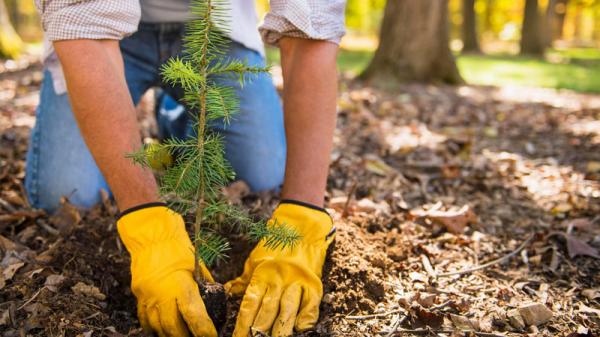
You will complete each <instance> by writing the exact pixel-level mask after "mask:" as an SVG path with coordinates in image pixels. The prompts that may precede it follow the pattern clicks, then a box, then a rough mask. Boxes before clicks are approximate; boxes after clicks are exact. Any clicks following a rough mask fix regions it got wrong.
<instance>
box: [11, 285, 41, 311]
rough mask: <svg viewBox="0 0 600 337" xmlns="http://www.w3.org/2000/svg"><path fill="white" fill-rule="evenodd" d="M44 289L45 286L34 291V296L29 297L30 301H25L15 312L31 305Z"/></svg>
mask: <svg viewBox="0 0 600 337" xmlns="http://www.w3.org/2000/svg"><path fill="white" fill-rule="evenodd" d="M44 289H46V286H43V287H41V288H40V290H38V291H36V292H35V294H33V296H31V298H30V299H28V300H27V301H25V303H23V304H21V306H20V307H18V308H17V310H21V309H23V308H25V306H27V304H29V303H31V301H33V300H35V298H36V297H38V295H39V294H40V293H41V292H42V290H44Z"/></svg>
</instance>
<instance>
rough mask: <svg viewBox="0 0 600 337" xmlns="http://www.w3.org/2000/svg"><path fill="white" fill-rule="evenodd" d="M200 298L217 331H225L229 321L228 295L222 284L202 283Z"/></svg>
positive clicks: (200, 284)
mask: <svg viewBox="0 0 600 337" xmlns="http://www.w3.org/2000/svg"><path fill="white" fill-rule="evenodd" d="M198 287H199V288H200V296H201V297H202V302H204V305H205V306H206V311H207V312H208V315H209V316H210V319H211V320H212V321H213V324H214V325H215V328H217V331H221V330H223V327H224V326H225V322H226V321H227V295H226V294H225V288H224V287H223V285H222V284H221V283H216V282H200V283H199V284H198Z"/></svg>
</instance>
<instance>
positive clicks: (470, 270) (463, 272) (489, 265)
mask: <svg viewBox="0 0 600 337" xmlns="http://www.w3.org/2000/svg"><path fill="white" fill-rule="evenodd" d="M533 236H534V235H533V234H531V235H530V236H529V237H528V238H527V240H525V241H523V243H522V244H521V245H520V246H519V247H518V248H517V249H515V250H514V251H512V252H510V253H508V254H506V255H504V256H503V257H501V258H499V259H496V260H493V261H490V262H488V263H484V264H482V265H479V266H477V267H472V268H467V269H462V270H457V271H452V272H448V273H442V274H437V276H438V277H446V276H452V275H461V274H468V273H472V272H475V271H479V270H482V269H486V268H488V267H491V266H493V265H496V264H498V263H502V262H504V261H506V260H508V259H510V258H511V257H513V256H515V255H517V254H519V252H520V251H521V250H523V248H525V247H527V245H528V244H529V243H530V242H531V240H532V239H533Z"/></svg>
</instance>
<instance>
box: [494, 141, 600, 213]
mask: <svg viewBox="0 0 600 337" xmlns="http://www.w3.org/2000/svg"><path fill="white" fill-rule="evenodd" d="M483 156H484V157H485V158H486V159H488V160H489V161H490V162H492V163H493V164H495V167H496V169H497V170H498V172H499V173H500V174H501V175H502V176H504V177H506V178H507V180H508V181H512V184H514V185H516V186H519V187H522V188H525V189H526V190H527V192H528V193H529V194H530V195H531V196H532V199H533V201H534V202H535V203H536V204H537V205H538V206H540V207H541V208H542V209H544V210H546V211H549V212H552V213H555V214H557V213H566V212H569V211H571V210H574V209H579V208H584V207H586V204H587V202H589V200H587V199H589V198H600V184H598V183H597V182H594V181H591V180H586V179H585V175H584V174H583V173H581V172H578V171H576V170H574V169H573V167H572V166H569V165H559V164H558V163H556V162H555V161H554V160H553V159H542V160H531V159H528V158H526V157H524V156H521V155H519V154H515V153H509V152H493V151H490V150H483ZM574 196H578V197H574Z"/></svg>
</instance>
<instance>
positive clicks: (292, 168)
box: [225, 1, 343, 337]
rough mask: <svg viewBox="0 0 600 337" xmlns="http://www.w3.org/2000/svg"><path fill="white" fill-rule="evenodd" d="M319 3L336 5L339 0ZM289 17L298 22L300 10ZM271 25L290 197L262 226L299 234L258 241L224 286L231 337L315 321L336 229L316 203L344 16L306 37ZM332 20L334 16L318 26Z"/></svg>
mask: <svg viewBox="0 0 600 337" xmlns="http://www.w3.org/2000/svg"><path fill="white" fill-rule="evenodd" d="M281 2H285V1H280V3H281ZM341 3H343V1H342V2H341ZM272 6H273V1H272ZM324 6H334V7H336V8H338V9H339V7H340V1H330V2H327V4H324ZM341 7H342V9H343V5H342V6H341ZM274 15H275V16H277V14H274ZM295 19H298V20H300V21H301V20H302V16H301V15H298V16H296V17H295ZM342 19H343V14H342ZM336 20H339V17H338V18H337V19H336ZM288 21H289V20H288ZM300 21H298V22H297V23H298V24H301V22H300ZM342 21H343V20H342ZM270 26H271V28H273V29H275V30H276V31H273V30H267V31H266V32H265V31H263V38H265V40H267V41H269V39H271V38H274V39H276V42H277V44H278V46H279V47H280V51H281V65H282V72H283V79H284V88H283V105H284V120H285V129H286V140H287V160H286V172H285V179H284V185H283V190H282V199H291V200H284V201H282V203H281V204H280V205H279V206H278V207H277V209H276V210H275V212H274V213H273V216H272V218H271V220H270V222H269V224H270V225H271V226H278V225H281V224H285V225H286V226H289V227H291V228H294V229H295V230H296V231H297V232H298V233H299V234H300V235H301V236H302V238H301V239H300V240H299V242H298V243H297V244H296V245H294V247H288V248H284V249H281V250H279V249H270V248H268V247H265V246H264V243H263V242H260V243H259V244H258V245H257V247H256V248H255V249H254V250H253V251H252V253H251V254H250V256H249V257H248V259H247V260H246V263H245V265H244V272H243V274H242V275H241V276H240V277H238V278H237V279H235V280H233V281H231V282H228V283H227V284H226V285H225V288H226V290H227V291H229V293H231V294H237V295H241V294H243V295H244V298H243V300H242V303H241V305H240V312H239V313H238V317H237V321H236V328H235V331H234V337H245V336H247V335H248V333H249V332H250V331H261V332H264V333H267V334H270V335H272V336H275V337H280V336H289V335H291V334H292V333H293V331H294V330H296V331H302V330H306V329H309V328H311V327H313V326H314V324H316V322H317V319H318V317H319V304H320V302H321V298H322V295H323V286H322V283H321V273H322V267H323V263H324V261H325V255H326V252H327V249H328V247H329V245H330V244H331V242H332V240H333V235H334V233H335V229H334V227H333V223H332V220H331V218H330V217H329V215H328V214H327V213H326V212H325V211H324V210H323V209H321V207H322V205H323V202H324V200H323V198H324V193H325V186H326V182H327V174H328V168H329V161H330V152H331V148H332V144H333V132H334V129H335V120H336V96H337V73H336V62H335V60H336V54H337V50H338V46H337V44H336V43H335V42H338V41H339V39H337V38H338V37H341V35H340V34H343V22H342V24H341V26H342V30H341V32H340V30H339V29H338V30H336V29H322V30H321V31H317V32H312V33H313V34H314V35H312V36H314V38H312V39H311V35H310V34H308V33H307V31H305V30H302V29H298V28H299V27H298V26H295V27H289V26H285V24H278V23H277V22H272V24H271V25H270ZM331 26H336V24H335V22H334V23H332V24H331V25H330V26H329V27H325V28H331ZM337 26H339V24H338V25H337ZM286 27H287V28H286ZM278 28H282V29H278ZM290 32H291V34H290ZM286 34H287V35H286ZM336 34H337V35H336ZM271 42H273V41H271Z"/></svg>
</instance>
